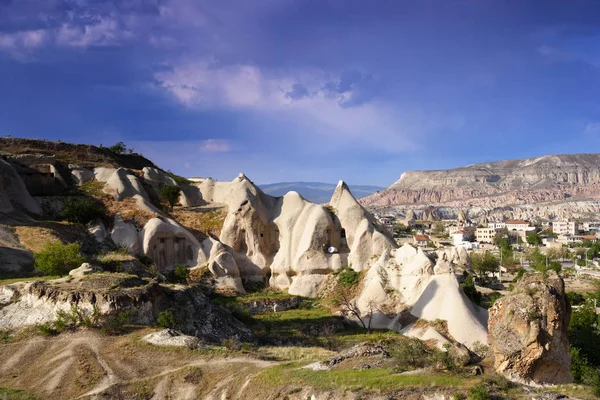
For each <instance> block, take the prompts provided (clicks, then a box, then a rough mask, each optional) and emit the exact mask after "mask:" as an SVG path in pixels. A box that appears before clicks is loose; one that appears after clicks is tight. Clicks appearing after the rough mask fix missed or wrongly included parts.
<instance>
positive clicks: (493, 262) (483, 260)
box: [471, 252, 500, 276]
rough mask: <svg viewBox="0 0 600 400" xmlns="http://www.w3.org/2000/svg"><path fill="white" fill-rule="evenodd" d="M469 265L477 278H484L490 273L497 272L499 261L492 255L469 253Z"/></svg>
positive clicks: (487, 253)
mask: <svg viewBox="0 0 600 400" xmlns="http://www.w3.org/2000/svg"><path fill="white" fill-rule="evenodd" d="M471 265H472V266H473V270H475V272H477V274H478V275H479V276H485V275H487V274H488V273H490V272H498V268H499V267H500V260H499V259H498V257H496V256H495V255H493V254H492V253H489V252H485V253H471Z"/></svg>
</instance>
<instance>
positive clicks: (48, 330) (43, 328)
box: [35, 322, 58, 336]
mask: <svg viewBox="0 0 600 400" xmlns="http://www.w3.org/2000/svg"><path fill="white" fill-rule="evenodd" d="M35 327H36V328H37V330H38V332H39V333H41V334H42V335H44V336H54V335H56V334H57V333H58V332H57V331H56V330H55V329H54V328H53V326H52V324H50V323H48V322H46V323H45V324H37V325H36V326H35Z"/></svg>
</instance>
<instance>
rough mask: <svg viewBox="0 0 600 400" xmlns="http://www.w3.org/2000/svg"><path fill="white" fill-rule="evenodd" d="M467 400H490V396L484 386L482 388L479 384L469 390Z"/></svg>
mask: <svg viewBox="0 0 600 400" xmlns="http://www.w3.org/2000/svg"><path fill="white" fill-rule="evenodd" d="M469 399H470V400H491V399H492V396H490V393H489V392H488V390H487V389H486V387H485V386H483V385H482V384H479V385H477V386H474V387H472V388H471V389H469Z"/></svg>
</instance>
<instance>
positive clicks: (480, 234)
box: [475, 228, 499, 243]
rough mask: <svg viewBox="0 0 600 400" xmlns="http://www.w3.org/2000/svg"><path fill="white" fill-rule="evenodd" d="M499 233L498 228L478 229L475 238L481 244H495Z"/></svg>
mask: <svg viewBox="0 0 600 400" xmlns="http://www.w3.org/2000/svg"><path fill="white" fill-rule="evenodd" d="M498 231H499V230H498V229H496V228H477V230H476V231H475V238H476V240H477V241H478V242H480V243H493V242H494V238H495V237H496V233H497V232H498Z"/></svg>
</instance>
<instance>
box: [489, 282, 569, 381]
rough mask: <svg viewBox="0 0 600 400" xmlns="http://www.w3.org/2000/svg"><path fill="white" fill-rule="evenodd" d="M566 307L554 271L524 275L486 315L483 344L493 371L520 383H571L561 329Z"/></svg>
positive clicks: (564, 327)
mask: <svg viewBox="0 0 600 400" xmlns="http://www.w3.org/2000/svg"><path fill="white" fill-rule="evenodd" d="M570 319H571V307H570V305H569V302H568V300H567V298H566V295H565V287H564V282H563V280H562V278H561V277H560V276H558V275H557V274H556V273H555V272H549V273H548V274H547V276H544V275H543V274H533V275H526V276H524V277H523V278H522V279H521V280H520V281H519V282H518V283H517V286H516V287H515V289H514V290H513V292H512V293H511V294H510V295H508V296H506V297H503V298H501V299H499V300H498V301H496V302H495V303H494V306H493V307H492V308H491V310H490V319H489V336H488V342H489V344H490V348H491V350H492V352H493V355H494V359H495V361H494V367H495V368H496V370H497V371H498V372H499V373H502V374H504V375H505V376H506V377H507V378H509V379H511V380H514V381H518V382H524V383H534V384H565V383H570V382H572V381H573V378H572V377H571V374H570V372H569V367H570V364H571V360H570V356H569V342H568V338H567V328H568V326H569V321H570Z"/></svg>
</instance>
